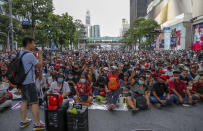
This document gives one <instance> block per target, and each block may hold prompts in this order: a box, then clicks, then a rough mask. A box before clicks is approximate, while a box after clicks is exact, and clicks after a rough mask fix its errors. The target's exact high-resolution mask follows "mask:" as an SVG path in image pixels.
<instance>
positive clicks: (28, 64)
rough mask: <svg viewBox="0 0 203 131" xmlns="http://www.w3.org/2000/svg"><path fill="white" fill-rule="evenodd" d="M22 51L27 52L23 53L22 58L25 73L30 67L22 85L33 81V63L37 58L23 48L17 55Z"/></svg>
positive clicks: (35, 62)
mask: <svg viewBox="0 0 203 131" xmlns="http://www.w3.org/2000/svg"><path fill="white" fill-rule="evenodd" d="M24 52H29V53H27V54H25V55H24V56H23V58H22V63H23V66H24V69H25V73H26V74H27V73H28V71H29V70H30V69H31V68H32V69H31V70H30V71H29V73H28V74H27V76H26V78H25V80H24V82H23V83H22V84H23V85H27V84H31V83H34V82H35V65H36V64H37V63H38V60H37V59H36V58H35V56H34V55H33V53H32V52H31V51H29V50H25V49H24V50H21V51H20V54H19V57H20V56H21V55H22V54H23V53H24Z"/></svg>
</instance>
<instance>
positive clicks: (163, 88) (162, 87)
mask: <svg viewBox="0 0 203 131" xmlns="http://www.w3.org/2000/svg"><path fill="white" fill-rule="evenodd" d="M153 91H155V92H156V94H157V96H159V97H160V96H163V95H164V93H166V94H168V93H169V90H168V86H167V85H166V84H162V83H159V82H157V83H155V84H154V85H153V86H152V92H153ZM152 92H151V96H153V93H152Z"/></svg>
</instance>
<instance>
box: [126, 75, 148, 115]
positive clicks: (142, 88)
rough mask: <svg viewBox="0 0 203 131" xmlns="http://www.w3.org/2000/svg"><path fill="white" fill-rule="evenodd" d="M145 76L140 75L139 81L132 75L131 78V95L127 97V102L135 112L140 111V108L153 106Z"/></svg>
mask: <svg viewBox="0 0 203 131" xmlns="http://www.w3.org/2000/svg"><path fill="white" fill-rule="evenodd" d="M144 80H145V79H144V77H143V76H140V77H139V80H138V83H136V82H135V80H134V79H133V78H132V77H131V78H130V86H129V88H130V90H129V96H128V98H127V104H128V105H129V107H130V108H132V109H133V110H132V111H133V112H136V111H138V110H139V109H142V110H144V109H147V108H151V105H150V101H149V96H148V88H147V86H146V85H145V83H144Z"/></svg>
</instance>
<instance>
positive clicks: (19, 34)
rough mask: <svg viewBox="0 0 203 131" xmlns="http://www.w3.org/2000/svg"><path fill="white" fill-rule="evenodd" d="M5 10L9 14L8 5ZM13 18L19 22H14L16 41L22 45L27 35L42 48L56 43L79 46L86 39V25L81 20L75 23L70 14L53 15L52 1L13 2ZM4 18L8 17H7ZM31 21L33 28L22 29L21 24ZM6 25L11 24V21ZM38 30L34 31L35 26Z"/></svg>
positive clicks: (28, 0)
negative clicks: (79, 42) (84, 32)
mask: <svg viewBox="0 0 203 131" xmlns="http://www.w3.org/2000/svg"><path fill="white" fill-rule="evenodd" d="M4 8H5V10H6V12H7V14H8V13H9V12H8V11H9V8H8V3H6V4H5V5H4ZM12 9H13V16H14V17H15V19H16V20H17V23H16V22H14V31H15V32H14V35H15V37H14V39H15V40H16V41H17V42H18V44H21V41H22V38H23V37H24V36H25V35H32V34H34V35H33V36H35V39H36V43H37V44H38V45H40V46H46V45H50V44H51V42H54V43H55V44H56V46H58V47H62V46H68V45H71V44H73V45H77V44H78V41H79V39H82V38H84V36H83V35H82V33H81V32H82V28H84V25H83V24H82V22H81V21H80V20H77V21H74V20H73V17H72V16H70V15H69V14H68V13H64V14H62V15H56V14H54V13H53V10H54V8H53V3H52V0H13V8H12ZM3 17H5V18H6V17H7V20H9V19H8V15H5V16H3ZM1 21H2V19H1V20H0V27H1V26H2V27H1V29H3V30H5V31H7V32H8V29H5V28H6V27H8V25H2V24H1V23H4V22H1ZM22 21H30V22H31V25H30V26H31V27H30V28H29V29H22V25H21V22H22ZM6 23H8V24H9V21H7V22H6ZM34 24H36V28H34V29H33V25H34Z"/></svg>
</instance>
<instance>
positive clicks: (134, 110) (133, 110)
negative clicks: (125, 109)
mask: <svg viewBox="0 0 203 131" xmlns="http://www.w3.org/2000/svg"><path fill="white" fill-rule="evenodd" d="M139 110H140V109H139V108H135V109H132V112H133V113H137V112H138V111H139Z"/></svg>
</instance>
